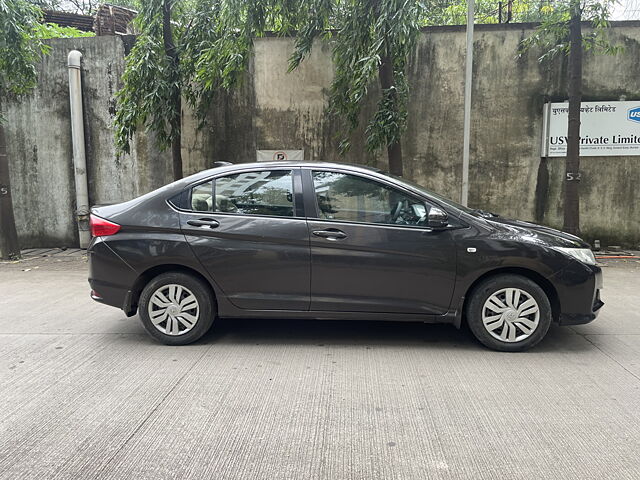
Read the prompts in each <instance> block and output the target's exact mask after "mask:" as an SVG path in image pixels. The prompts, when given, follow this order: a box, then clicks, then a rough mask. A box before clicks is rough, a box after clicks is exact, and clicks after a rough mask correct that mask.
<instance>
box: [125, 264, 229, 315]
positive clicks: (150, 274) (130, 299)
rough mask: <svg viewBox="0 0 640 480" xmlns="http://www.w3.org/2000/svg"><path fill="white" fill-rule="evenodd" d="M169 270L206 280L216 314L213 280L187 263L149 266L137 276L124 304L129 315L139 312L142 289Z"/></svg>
mask: <svg viewBox="0 0 640 480" xmlns="http://www.w3.org/2000/svg"><path fill="white" fill-rule="evenodd" d="M167 272H179V273H185V274H187V275H191V276H193V277H196V278H198V279H199V280H201V281H202V282H204V284H205V285H207V286H208V287H209V290H210V293H211V298H212V299H213V306H212V308H213V309H214V314H215V309H216V308H217V302H216V291H215V288H214V287H213V285H211V282H210V281H209V279H208V278H207V277H205V276H204V275H203V274H202V273H200V272H199V271H198V270H196V269H195V268H191V267H187V266H185V265H180V264H162V265H155V266H153V267H150V268H148V269H147V270H145V271H144V272H142V273H141V274H140V275H138V278H136V280H135V282H134V283H133V286H132V287H131V290H130V292H129V295H128V296H127V300H126V301H125V303H126V304H125V306H124V311H125V313H126V314H127V316H128V317H131V316H133V315H135V313H136V312H137V310H138V300H139V299H140V294H141V293H142V290H144V287H145V286H146V285H147V284H148V283H149V282H150V281H151V280H152V279H154V278H155V277H157V276H158V275H161V274H163V273H167Z"/></svg>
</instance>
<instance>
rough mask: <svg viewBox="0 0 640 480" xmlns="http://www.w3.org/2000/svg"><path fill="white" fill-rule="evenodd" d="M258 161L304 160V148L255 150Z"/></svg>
mask: <svg viewBox="0 0 640 480" xmlns="http://www.w3.org/2000/svg"><path fill="white" fill-rule="evenodd" d="M256 152H257V153H258V162H284V161H287V160H300V161H302V160H304V150H256Z"/></svg>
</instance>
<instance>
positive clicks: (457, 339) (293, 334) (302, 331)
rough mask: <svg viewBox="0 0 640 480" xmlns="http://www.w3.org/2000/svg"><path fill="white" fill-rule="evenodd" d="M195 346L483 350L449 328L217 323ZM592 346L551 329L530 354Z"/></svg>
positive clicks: (363, 323)
mask: <svg viewBox="0 0 640 480" xmlns="http://www.w3.org/2000/svg"><path fill="white" fill-rule="evenodd" d="M198 343H200V344H262V345H265V344H271V345H291V344H300V345H342V346H402V345H406V346H417V345H423V346H425V347H429V348H442V349H463V350H480V351H481V350H487V349H486V348H485V347H484V346H483V345H482V344H480V343H479V342H478V341H477V340H476V339H475V337H474V336H473V334H472V333H471V332H470V331H469V329H468V328H467V327H465V326H463V327H462V328H461V329H460V330H458V329H456V328H455V327H454V326H452V325H446V324H425V323H417V322H385V321H369V320H359V321H354V320H348V321H346V320H344V321H340V320H278V319H275V320H274V319H217V320H216V322H215V324H214V327H213V328H212V329H211V331H210V332H209V333H208V334H207V335H205V336H204V337H203V338H202V339H201V340H200V342H198ZM567 347H569V348H570V349H571V350H576V349H577V350H584V349H590V348H593V346H592V345H591V344H590V343H589V342H587V341H586V340H584V338H583V337H582V336H580V335H577V334H576V333H575V332H574V331H573V330H571V329H568V328H564V327H558V326H557V325H552V326H551V328H550V329H549V332H548V333H547V336H546V337H545V338H544V339H543V340H542V342H540V343H539V344H538V345H536V347H535V348H534V349H532V350H531V351H532V352H537V353H540V352H550V351H562V350H564V349H566V348H567Z"/></svg>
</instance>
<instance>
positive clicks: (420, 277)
mask: <svg viewBox="0 0 640 480" xmlns="http://www.w3.org/2000/svg"><path fill="white" fill-rule="evenodd" d="M303 172H304V174H303V175H304V177H303V178H304V185H305V194H306V193H307V191H310V192H312V196H311V198H310V197H309V196H308V195H307V196H306V197H305V201H306V206H307V211H309V212H310V216H311V217H315V218H309V221H308V224H309V234H310V242H311V310H314V311H350V312H389V313H411V314H415V313H421V314H432V315H440V314H443V313H446V312H447V310H448V307H449V303H450V301H451V297H452V293H453V287H454V282H455V275H456V271H455V269H456V249H455V246H454V242H453V239H452V236H451V231H447V230H444V231H437V232H436V231H431V229H429V228H427V227H425V226H422V225H420V219H421V218H422V217H423V216H424V215H425V213H426V211H427V209H428V208H430V206H429V204H428V203H425V202H424V201H423V200H422V199H419V198H417V197H414V196H413V195H412V194H410V193H407V192H405V191H403V190H400V189H398V188H394V187H393V186H392V185H391V184H389V183H384V182H381V181H380V180H379V179H374V178H371V177H367V176H366V175H361V174H354V173H350V172H348V171H337V170H324V169H316V170H310V169H309V170H307V169H305V170H304V171H303ZM423 221H424V220H423Z"/></svg>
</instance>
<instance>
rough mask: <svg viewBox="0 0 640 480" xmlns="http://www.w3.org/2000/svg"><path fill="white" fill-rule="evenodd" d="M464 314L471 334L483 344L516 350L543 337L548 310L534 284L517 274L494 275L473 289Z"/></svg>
mask: <svg viewBox="0 0 640 480" xmlns="http://www.w3.org/2000/svg"><path fill="white" fill-rule="evenodd" d="M466 317H467V323H468V324H469V328H470V329H471V331H472V332H473V334H474V335H475V337H476V338H477V339H478V340H480V342H482V343H483V344H484V345H486V346H487V347H489V348H492V349H494V350H500V351H504V352H519V351H523V350H527V349H529V348H531V347H533V346H534V345H536V344H537V343H538V342H539V341H540V340H542V339H543V338H544V336H545V335H546V333H547V331H548V330H549V326H550V325H551V319H552V313H551V305H550V303H549V298H548V297H547V294H546V293H545V292H544V290H543V289H542V288H541V287H540V286H539V285H538V284H537V283H535V282H534V281H532V280H530V279H528V278H526V277H522V276H520V275H497V276H495V277H491V278H488V279H486V280H484V281H482V282H481V283H480V284H479V285H478V286H477V287H476V288H475V289H474V291H473V293H472V294H471V298H470V301H469V303H468V306H467V311H466Z"/></svg>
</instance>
